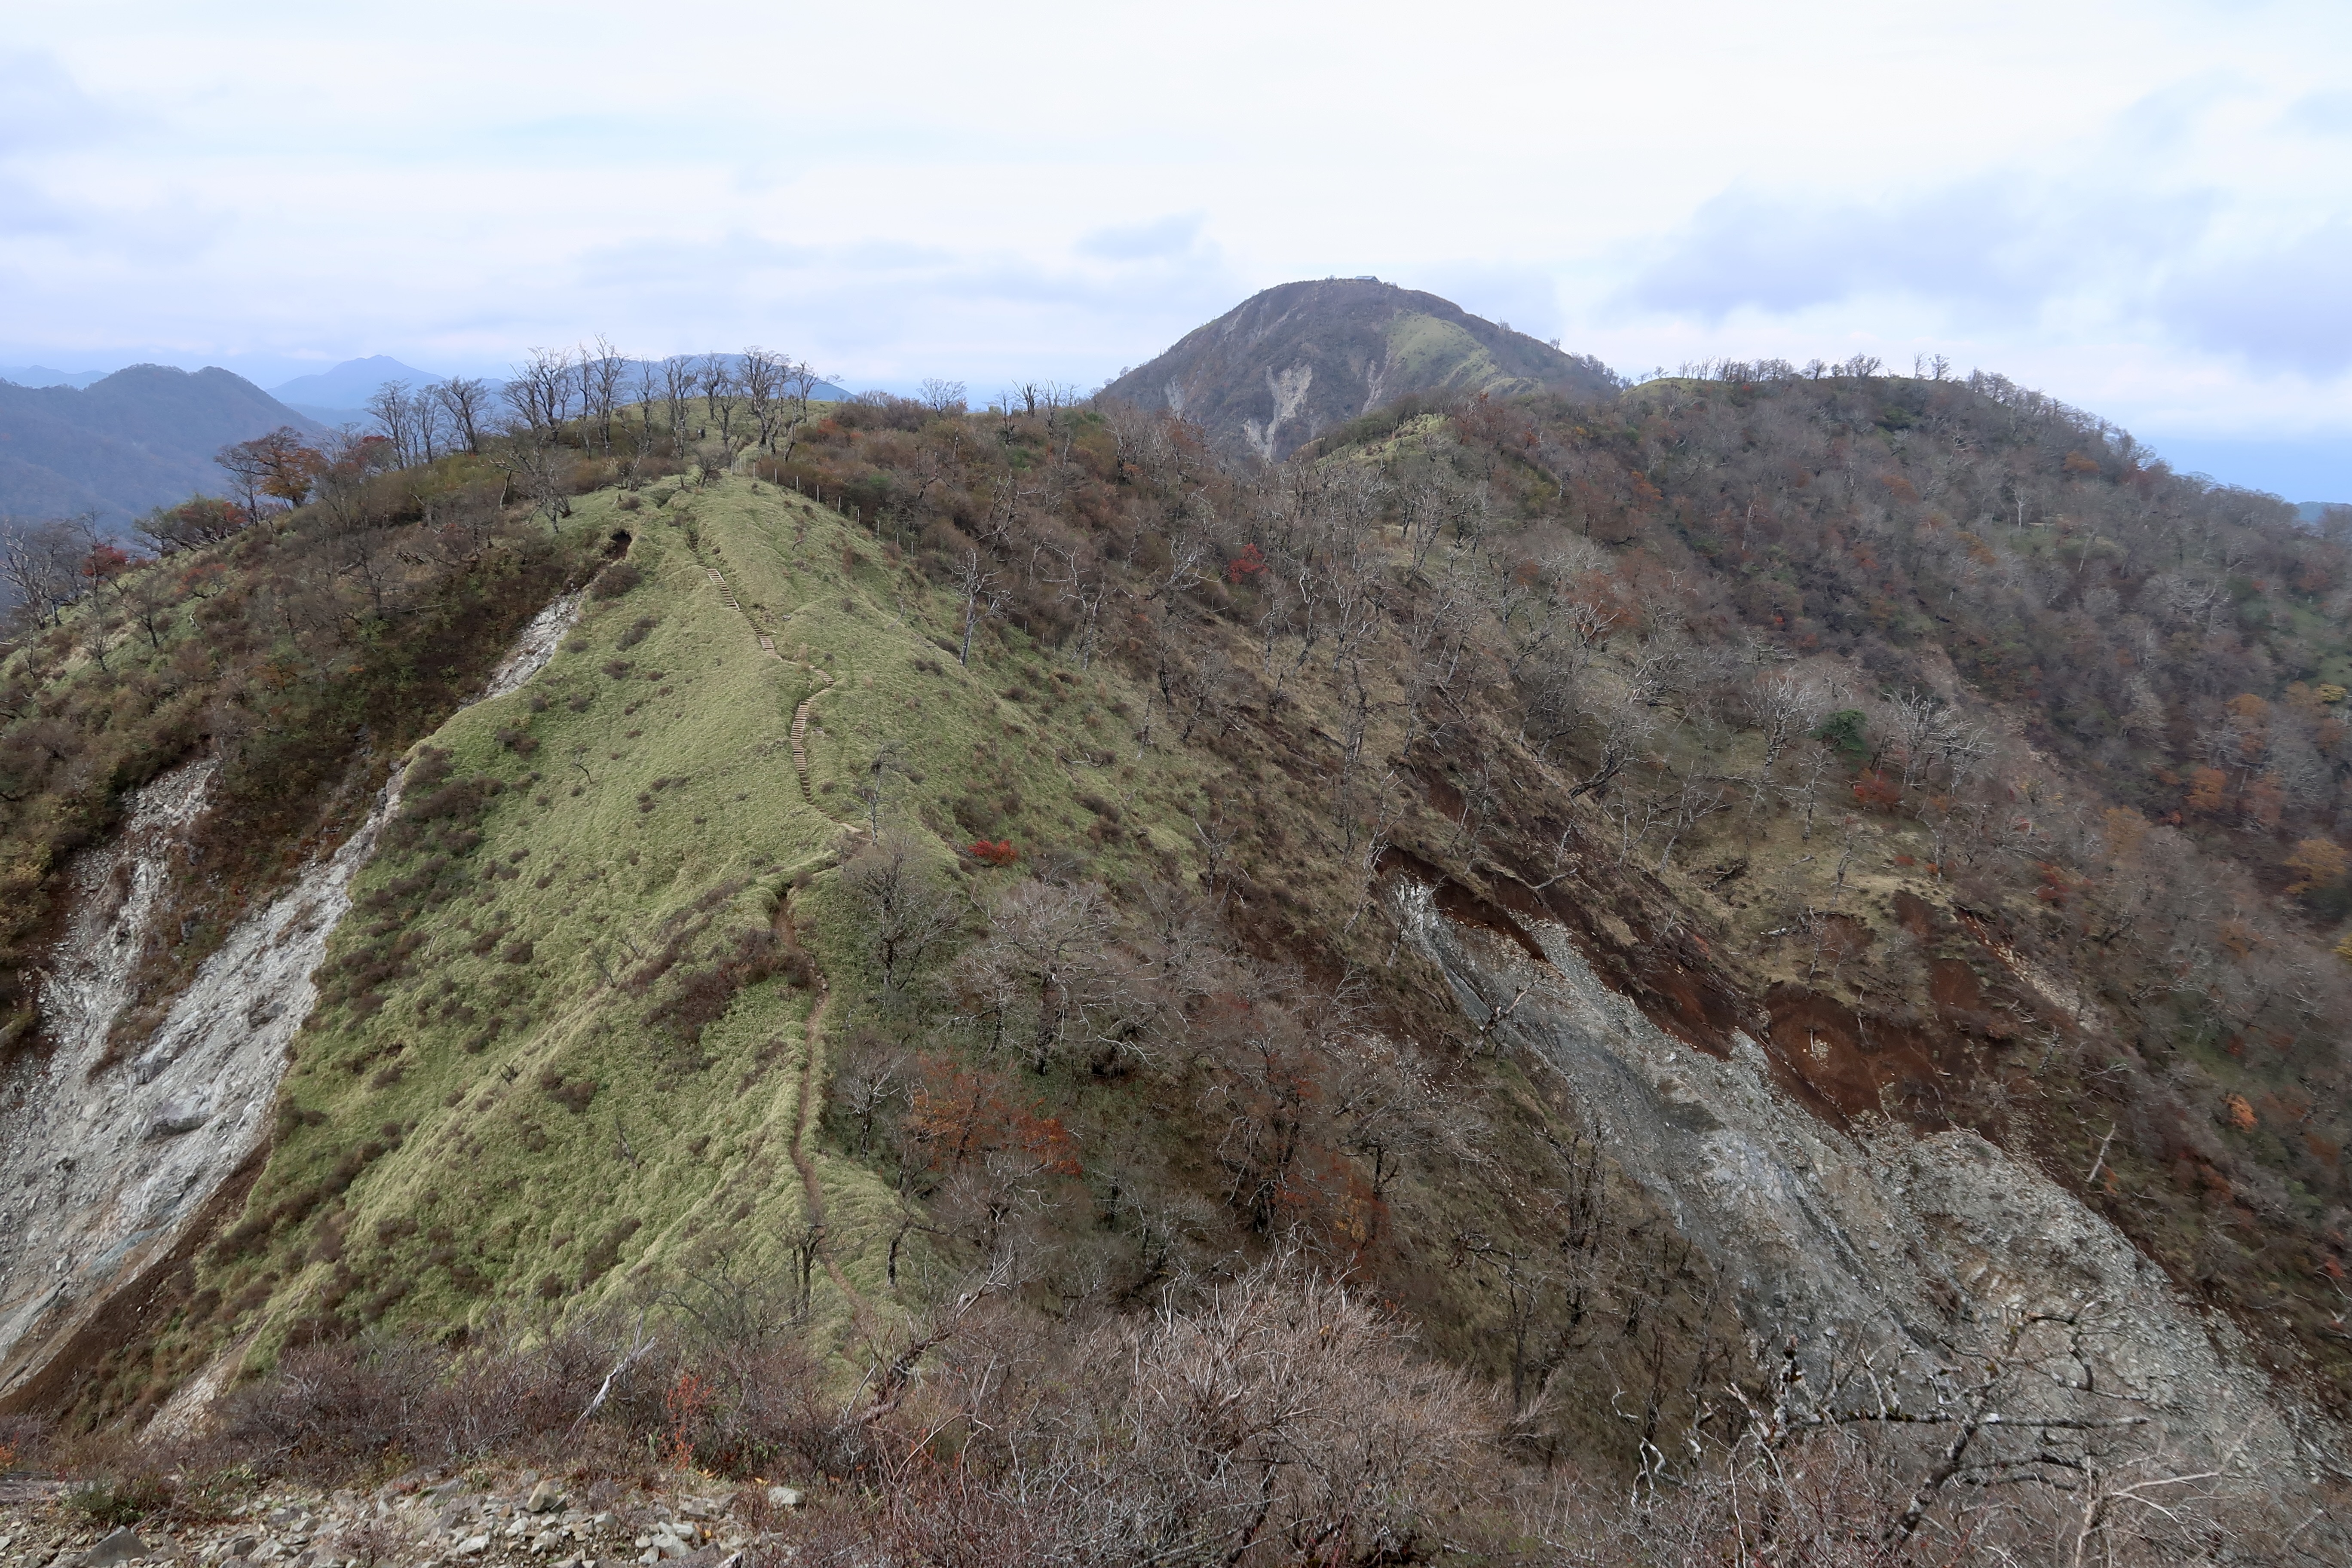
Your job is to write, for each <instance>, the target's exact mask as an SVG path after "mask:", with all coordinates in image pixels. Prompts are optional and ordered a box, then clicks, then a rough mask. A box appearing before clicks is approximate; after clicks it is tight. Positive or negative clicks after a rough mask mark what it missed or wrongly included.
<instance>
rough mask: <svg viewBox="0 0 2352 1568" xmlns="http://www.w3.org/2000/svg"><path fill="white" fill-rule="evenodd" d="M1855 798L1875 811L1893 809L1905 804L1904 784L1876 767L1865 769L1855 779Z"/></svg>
mask: <svg viewBox="0 0 2352 1568" xmlns="http://www.w3.org/2000/svg"><path fill="white" fill-rule="evenodd" d="M1853 798H1854V799H1856V800H1858V801H1860V802H1861V803H1862V804H1863V805H1866V806H1868V807H1869V808H1870V809H1871V810H1873V811H1893V810H1894V809H1895V807H1896V806H1898V805H1901V804H1903V785H1902V784H1901V783H1900V782H1899V781H1898V780H1895V779H1891V778H1889V777H1887V776H1886V774H1885V773H1881V772H1879V771H1878V770H1877V769H1876V768H1869V769H1865V770H1864V773H1863V775H1862V776H1861V777H1860V778H1858V779H1856V780H1854V781H1853Z"/></svg>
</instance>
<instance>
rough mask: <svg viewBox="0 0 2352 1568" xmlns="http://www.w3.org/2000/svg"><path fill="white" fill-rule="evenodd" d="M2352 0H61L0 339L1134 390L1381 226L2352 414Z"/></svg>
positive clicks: (101, 352)
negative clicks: (1164, 4) (596, 346)
mask: <svg viewBox="0 0 2352 1568" xmlns="http://www.w3.org/2000/svg"><path fill="white" fill-rule="evenodd" d="M2347 15H2352V14H2347V11H2346V9H2345V7H2343V6H2342V5H2341V4H2340V0H2276V3H2269V4H2258V5H2214V4H2209V3H2206V0H1977V3H1975V4H1972V5H1969V6H1965V7H1957V6H1955V7H1936V8H1930V7H1887V6H1885V5H1876V4H1869V3H1865V0H1793V3H1792V4H1790V5H1781V6H1773V7H1759V6H1755V5H1752V4H1748V3H1747V0H1690V3H1688V4H1685V5H1678V6H1673V7H1663V6H1661V7H1628V6H1623V5H1615V4H1601V3H1598V0H1571V3H1570V4H1566V5H1561V4H1556V3H1555V4H1549V5H1534V4H1517V3H1508V4H1507V3H1500V0H1472V3H1470V4H1467V5H1461V6H1456V7H1454V9H1452V10H1450V11H1447V12H1444V13H1443V14H1440V13H1435V12H1432V11H1430V10H1429V9H1428V8H1427V7H1426V6H1425V5H1403V4H1399V3H1393V0H1374V3H1372V4H1369V5H1360V6H1358V7H1356V8H1354V9H1352V10H1349V11H1348V12H1346V13H1344V14H1342V13H1336V12H1333V11H1331V10H1330V9H1329V8H1328V7H1327V6H1322V5H1298V4H1288V5H1285V4H1280V3H1278V0H1277V3H1276V4H1271V5H1269V4H1266V3H1265V0H1198V3H1197V4H1195V5H1192V6H1189V7H1184V8H1181V9H1179V10H1176V11H1170V10H1167V9H1165V8H1160V9H1158V10H1136V9H1129V8H1119V7H1103V6H1100V5H1081V4H1078V3H1077V0H1027V3H1018V4H1015V5H1011V6H1000V7H996V8H993V9H990V10H975V9H973V8H972V7H970V6H968V5H949V4H946V3H944V0H904V3H902V4H901V5H896V6H892V7H889V8H887V9H876V8H871V7H867V8H858V7H849V6H838V5H828V6H816V5H807V4H802V5H793V4H789V3H788V4H785V5H776V4H774V3H773V0H706V4H704V5H701V6H700V7H698V10H697V12H696V14H695V17H694V20H693V23H692V25H691V26H672V25H668V24H667V23H664V22H661V21H660V20H659V19H657V18H653V17H650V16H648V14H647V13H646V11H645V10H644V8H643V7H642V6H640V5H629V4H624V3H622V0H566V3H565V4H563V5H554V4H552V3H551V0H549V3H542V0H529V3H520V0H510V3H509V4H506V5H488V6H485V5H480V4H478V0H470V3H468V4H467V5H457V4H454V3H452V0H415V3H413V4H412V5H409V6H406V7H404V9H403V10H402V12H401V13H400V14H399V15H398V16H396V17H392V16H381V15H377V14H374V13H363V12H356V11H349V10H338V9H336V8H334V7H319V6H317V5H310V4H300V3H295V0H246V3H244V4H236V3H232V4H228V5H214V6H205V7H188V6H186V5H180V4H174V3H168V0H121V3H119V4H115V5H109V6H106V7H103V8H96V9H93V8H89V7H69V6H53V7H38V8H35V7H21V8H19V10H18V11H17V13H16V14H14V15H12V16H11V21H10V31H11V40H12V44H13V46H14V47H15V48H16V51H17V52H16V53H13V54H8V55H0V286H5V287H6V288H7V289H8V298H9V300H10V305H11V309H10V310H9V311H8V312H7V313H6V316H5V319H0V356H5V358H7V359H12V360H13V359H19V358H39V359H46V360H48V361H51V362H52V363H55V362H56V361H57V359H58V356H60V355H63V356H66V357H69V358H74V359H75V360H76V362H77V363H80V362H81V361H83V360H89V361H90V362H91V363H98V360H99V359H102V358H104V357H109V356H111V357H113V358H116V359H130V358H136V357H146V356H163V357H170V358H172V359H173V360H175V361H178V362H181V363H202V361H203V360H205V359H207V358H210V359H216V360H226V361H229V362H231V363H238V364H251V365H262V364H265V363H269V364H283V365H287V366H293V365H295V364H296V363H298V362H300V363H315V362H316V360H318V359H320V358H324V359H328V360H332V359H337V358H341V357H346V356H357V355H361V354H365V353H378V352H382V353H394V354H395V355H397V356H399V357H401V358H403V359H404V360H408V361H410V362H412V363H433V364H441V365H447V366H449V367H450V368H453V369H455V368H480V369H495V368H497V367H499V366H500V365H502V364H504V363H507V362H508V361H509V360H510V359H511V358H512V357H513V356H514V355H515V354H516V353H519V352H520V350H521V349H522V348H524V347H526V346H528V345H530V344H532V343H544V342H566V341H571V340H572V339H575V338H577V337H580V336H583V335H585V334H589V333H593V332H596V331H608V332H610V333H612V334H613V335H614V338H615V339H616V340H617V341H620V342H624V343H625V345H627V346H630V347H632V348H634V349H636V350H639V351H642V352H648V353H658V352H665V351H668V350H677V349H697V348H704V347H713V346H721V347H723V346H733V345H737V344H740V343H743V342H764V343H767V344H769V345H770V346H772V347H778V348H785V349H789V350H792V351H793V352H796V353H809V354H813V355H814V356H816V357H818V358H819V359H820V361H821V362H822V363H826V364H828V365H829V366H830V367H831V368H834V369H836V370H838V371H839V372H841V373H842V374H845V375H848V376H851V377H853V378H865V379H868V380H901V381H903V380H908V379H911V378H914V377H919V376H920V375H923V374H948V375H953V376H957V377H960V378H961V379H964V380H967V381H969V382H971V383H972V384H974V385H975V386H984V385H989V384H994V383H996V382H998V381H1000V380H1002V379H1003V378H1009V377H1011V376H1013V375H1017V374H1045V375H1052V376H1055V378H1057V379H1064V380H1069V381H1074V382H1080V383H1091V382H1093V381H1096V380H1099V379H1100V378H1101V377H1102V376H1104V375H1107V374H1110V373H1111V372H1114V371H1116V370H1117V369H1118V367H1119V366H1120V365H1122V364H1128V363H1137V362H1139V361H1140V360H1142V359H1143V358H1145V357H1147V356H1149V355H1150V354H1151V353H1156V352H1158V351H1159V350H1160V348H1163V347H1165V346H1166V345H1167V344H1168V343H1170V342H1173V341H1174V340H1175V339H1176V338H1177V337H1179V336H1181V334H1182V333H1183V332H1184V331H1188V330H1190V329H1191V328H1192V327H1193V326H1195V325H1197V324H1199V322H1200V321H1202V320H1205V319H1206V318H1207V317H1209V316H1212V315H1213V314H1215V313H1217V312H1218V311H1219V310H1223V309H1225V308H1227V307H1228V306H1230V305H1232V304H1233V303H1234V302H1236V301H1237V300H1239V299H1240V298H1242V297H1243V296H1244V295H1245V294H1246V293H1248V292H1249V291H1251V290H1252V289H1256V288H1260V287H1264V286H1265V285H1268V284H1272V283H1276V282H1280V281H1283V280H1285V279H1289V278H1295V277H1320V276H1324V275H1327V274H1329V273H1333V272H1339V273H1359V272H1373V273H1377V274H1379V275H1381V276H1382V277H1384V278H1390V279H1395V280H1397V281H1401V282H1404V283H1407V284H1409V285H1412V286H1414V287H1421V288H1428V289H1433V290H1434V291H1437V292H1441V293H1444V294H1447V295H1448V296H1449V297H1451V298H1454V299H1457V300H1459V301H1460V302H1461V303H1462V304H1464V305H1465V307H1467V308H1469V309H1472V310H1478V311H1480V313H1482V314H1486V315H1489V316H1494V317H1496V318H1499V319H1507V320H1509V321H1512V322H1513V323H1514V324H1515V325H1517V326H1518V327H1520V328H1521V329H1522V330H1525V331H1534V332H1536V333H1537V334H1538V335H1539V336H1546V337H1549V336H1552V335H1554V334H1555V333H1557V334H1559V335H1560V336H1561V337H1562V338H1563V340H1564V344H1565V346H1567V347H1569V348H1571V349H1577V350H1580V351H1585V352H1594V353H1601V355H1602V356H1603V357H1605V358H1608V359H1610V360H1611V361H1612V363H1618V364H1621V365H1623V366H1627V367H1633V366H1639V365H1646V364H1651V363H1669V364H1670V363H1675V362H1676V361H1677V360H1679V359H1682V358H1698V357H1705V356H1707V355H1711V354H1717V353H1734V354H1748V353H1791V354H1793V355H1794V356H1795V357H1799V358H1804V357H1810V355H1811V354H1813V353H1823V354H1828V353H1831V352H1832V351H1833V350H1835V351H1839V352H1840V354H1841V357H1842V355H1843V353H1851V352H1853V351H1854V349H1855V348H1862V349H1864V350H1865V351H1866V352H1874V353H1884V354H1885V357H1887V358H1889V359H1890V360H1893V361H1895V362H1896V363H1907V361H1908V358H1909V355H1910V353H1912V352H1914V350H1915V349H1920V348H1925V349H1931V350H1933V349H1942V350H1944V351H1946V352H1949V353H1952V354H1953V357H1954V358H1956V359H1959V360H1961V361H1963V363H1984V364H1987V365H1989V366H1992V367H1997V368H2000V369H2003V370H2006V371H2009V372H2010V373H2011V374H2017V375H2019V376H2020V377H2021V378H2022V379H2029V380H2036V381H2039V382H2041V383H2042V384H2049V385H2050V387H2051V390H2053V392H2056V393H2057V394H2058V395H2061V396H2064V397H2066V398H2068V399H2069V400H2070V401H2074V402H2077V403H2083V404H2085V405H2095V406H2100V407H2101V408H2102V410H2103V411H2105V412H2110V413H2113V414H2115V415H2116V416H2119V417H2122V418H2125V419H2126V420H2131V419H2134V418H2137V417H2141V416H2161V417H2162V418H2164V419H2166V420H2185V421H2188V422H2189V424H2191V425H2195V424H2196V423H2197V422H2198V421H2203V422H2204V423H2205V425H2207V426H2210V427H2211V428H2213V429H2215V430H2217V431H2218V430H2221V429H2222V428H2223V427H2225V426H2230V425H2231V422H2232V421H2235V422H2237V423H2239V424H2243V423H2244V422H2245V421H2246V420H2248V419H2249V418H2252V417H2255V415H2253V414H2252V413H2251V412H2250V411H2253V410H2266V409H2273V408H2279V409H2293V410H2295V411H2296V413H2295V416H2296V417H2298V418H2300V419H2302V420H2304V421H2305V423H2306V424H2311V425H2315V426H2318V425H2327V424H2328V423H2329V422H2331V421H2333V422H2336V424H2335V427H2340V428H2345V429H2352V383H2347V368H2352V326H2347V321H2346V317H2345V307H2344V306H2343V304H2342V303H2341V299H2342V294H2341V290H2340V289H2339V288H2337V287H2336V285H2335V284H2334V283H2333V282H2332V280H2331V279H2330V278H2329V276H2328V274H2329V272H2330V269H2331V262H2332V258H2333V257H2334V256H2335V255H2336V254H2338V253H2340V249H2341V246H2342V242H2343V240H2344V238H2345V237H2346V235H2347V227H2346V226H2347V223H2352V165H2348V164H2347V160H2346V159H2345V158H2344V157H2343V146H2344V141H2345V138H2346V136H2347V134H2352V36H2347ZM93 356H96V357H93ZM2103 400H2105V401H2103Z"/></svg>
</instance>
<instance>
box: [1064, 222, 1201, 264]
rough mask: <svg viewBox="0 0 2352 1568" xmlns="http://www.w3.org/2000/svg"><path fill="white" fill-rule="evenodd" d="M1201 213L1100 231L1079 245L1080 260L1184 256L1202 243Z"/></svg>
mask: <svg viewBox="0 0 2352 1568" xmlns="http://www.w3.org/2000/svg"><path fill="white" fill-rule="evenodd" d="M1203 221H1204V220H1203V217H1202V214H1200V213H1181V214H1177V215H1174V216H1169V217H1163V218H1158V219H1155V220H1154V221H1152V222H1150V223H1139V224H1127V225H1122V226H1115V227H1111V228H1098V229H1096V230H1095V231H1094V232H1093V233H1092V234H1089V235H1087V236H1086V237H1084V238H1082V239H1080V240H1079V241H1078V243H1077V247H1076V248H1077V252H1078V254H1079V255H1080V256H1091V257H1095V258H1097V259H1100V260H1103V261H1158V260H1161V259H1164V258H1168V257H1172V256H1182V255H1184V254H1186V253H1187V252H1189V251H1191V250H1192V248H1193V247H1195V246H1197V245H1199V244H1200V243H1201V227H1202V222H1203Z"/></svg>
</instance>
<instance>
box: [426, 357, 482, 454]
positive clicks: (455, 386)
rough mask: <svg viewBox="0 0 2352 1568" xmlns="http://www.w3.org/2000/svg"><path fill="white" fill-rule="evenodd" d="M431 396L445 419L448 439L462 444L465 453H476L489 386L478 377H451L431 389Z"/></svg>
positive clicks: (478, 448) (480, 440) (477, 451)
mask: <svg viewBox="0 0 2352 1568" xmlns="http://www.w3.org/2000/svg"><path fill="white" fill-rule="evenodd" d="M433 396H434V400H435V401H436V402H437V403H439V404H440V405H441V410H442V412H443V413H444V414H446V416H448V420H449V428H450V434H451V436H452V437H454V438H456V439H458V440H462V441H464V442H465V443H466V450H467V451H468V452H474V453H479V452H480V451H481V449H482V426H483V424H484V422H485V421H486V420H488V417H489V402H490V389H489V384H488V383H487V382H485V381H482V380H480V379H479V378H478V377H470V376H462V375H459V376H452V377H450V378H449V379H448V380H447V381H445V382H442V383H441V384H439V385H437V386H436V387H434V388H433Z"/></svg>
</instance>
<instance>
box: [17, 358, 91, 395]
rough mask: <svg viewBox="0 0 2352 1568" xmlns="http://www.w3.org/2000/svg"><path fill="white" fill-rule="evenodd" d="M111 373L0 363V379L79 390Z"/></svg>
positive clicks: (22, 383)
mask: <svg viewBox="0 0 2352 1568" xmlns="http://www.w3.org/2000/svg"><path fill="white" fill-rule="evenodd" d="M110 374H113V373H112V372H111V371H103V370H52V369H50V368H49V367H48V366H47V365H45V364H0V381H13V382H15V383H16V384H17V385H18V386H70V387H73V388H74V389H75V390H77V391H79V390H80V389H81V388H82V387H85V386H88V385H89V384H90V383H92V382H94V381H104V380H105V379H106V378H107V377H108V376H109V375H110Z"/></svg>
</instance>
